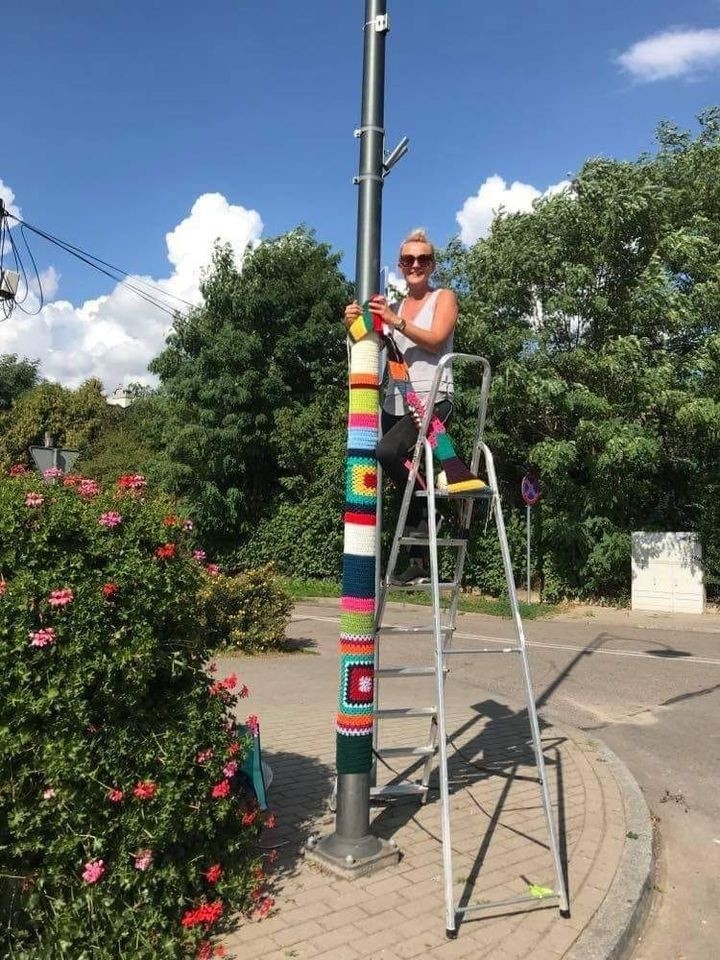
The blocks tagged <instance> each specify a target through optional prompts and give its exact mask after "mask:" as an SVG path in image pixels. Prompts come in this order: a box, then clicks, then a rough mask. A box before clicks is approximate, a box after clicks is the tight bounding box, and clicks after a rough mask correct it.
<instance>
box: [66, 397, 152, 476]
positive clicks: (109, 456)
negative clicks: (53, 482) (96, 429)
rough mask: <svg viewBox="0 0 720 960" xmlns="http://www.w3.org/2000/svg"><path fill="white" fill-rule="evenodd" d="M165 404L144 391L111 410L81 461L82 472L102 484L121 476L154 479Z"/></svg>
mask: <svg viewBox="0 0 720 960" xmlns="http://www.w3.org/2000/svg"><path fill="white" fill-rule="evenodd" d="M165 417H166V402H165V398H164V397H163V396H162V394H160V393H157V392H150V391H144V392H143V393H142V394H140V395H139V396H138V397H137V398H136V399H135V400H133V402H132V403H131V405H130V406H129V407H127V408H126V409H122V408H120V407H110V408H109V414H108V419H107V422H106V425H105V427H104V428H103V430H102V431H101V432H100V433H99V435H98V436H97V439H96V440H95V442H94V443H93V444H92V445H91V446H90V448H89V449H88V450H87V452H86V454H85V456H84V457H83V458H82V460H81V461H80V466H81V467H82V471H83V473H84V474H85V475H86V476H88V477H95V478H96V479H97V480H100V481H102V482H104V483H107V482H109V481H111V480H112V478H113V477H117V476H118V475H120V474H123V473H135V472H139V473H142V474H145V475H146V476H148V477H150V478H154V477H155V475H156V473H157V472H158V470H157V462H158V459H159V457H160V451H161V444H162V432H163V427H164V423H165Z"/></svg>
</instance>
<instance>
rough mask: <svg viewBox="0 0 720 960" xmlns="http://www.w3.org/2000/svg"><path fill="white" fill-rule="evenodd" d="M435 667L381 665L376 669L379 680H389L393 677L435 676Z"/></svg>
mask: <svg viewBox="0 0 720 960" xmlns="http://www.w3.org/2000/svg"><path fill="white" fill-rule="evenodd" d="M435 675H436V671H435V667H381V668H380V669H379V670H376V671H375V677H376V679H377V680H382V679H386V680H389V679H391V678H392V677H434V676H435Z"/></svg>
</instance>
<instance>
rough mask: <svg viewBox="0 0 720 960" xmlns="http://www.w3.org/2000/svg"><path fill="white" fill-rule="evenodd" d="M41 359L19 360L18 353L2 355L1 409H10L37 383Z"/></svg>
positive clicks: (0, 365)
mask: <svg viewBox="0 0 720 960" xmlns="http://www.w3.org/2000/svg"><path fill="white" fill-rule="evenodd" d="M39 363H40V361H39V360H26V359H23V360H18V358H17V354H14V353H6V354H3V355H2V356H0V410H9V409H10V407H11V406H12V405H13V403H14V402H15V401H16V400H17V398H18V397H19V396H20V395H21V394H23V393H25V391H26V390H30V389H31V388H32V387H34V386H36V385H37V382H38V379H39V378H38V366H39Z"/></svg>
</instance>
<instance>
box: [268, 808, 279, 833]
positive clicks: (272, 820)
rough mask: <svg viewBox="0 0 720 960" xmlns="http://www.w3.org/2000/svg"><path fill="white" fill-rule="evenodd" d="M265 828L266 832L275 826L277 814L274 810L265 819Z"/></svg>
mask: <svg viewBox="0 0 720 960" xmlns="http://www.w3.org/2000/svg"><path fill="white" fill-rule="evenodd" d="M265 826H266V827H267V828H268V830H272V829H273V828H274V827H276V826H277V814H276V813H275V811H274V810H273V811H272V812H271V813H269V814H268V815H267V816H266V817H265Z"/></svg>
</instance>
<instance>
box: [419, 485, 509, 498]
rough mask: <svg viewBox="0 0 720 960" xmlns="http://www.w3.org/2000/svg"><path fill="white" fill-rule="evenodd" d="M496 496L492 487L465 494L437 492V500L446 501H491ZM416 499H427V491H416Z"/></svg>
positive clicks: (467, 491)
mask: <svg viewBox="0 0 720 960" xmlns="http://www.w3.org/2000/svg"><path fill="white" fill-rule="evenodd" d="M494 495H495V491H494V490H493V489H491V488H490V487H483V488H482V490H466V491H465V493H447V492H441V491H440V490H437V489H436V490H435V499H436V500H439V499H440V498H442V499H444V500H489V499H490V498H491V497H493V496H494ZM415 496H416V497H421V498H423V499H427V490H416V491H415Z"/></svg>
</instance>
